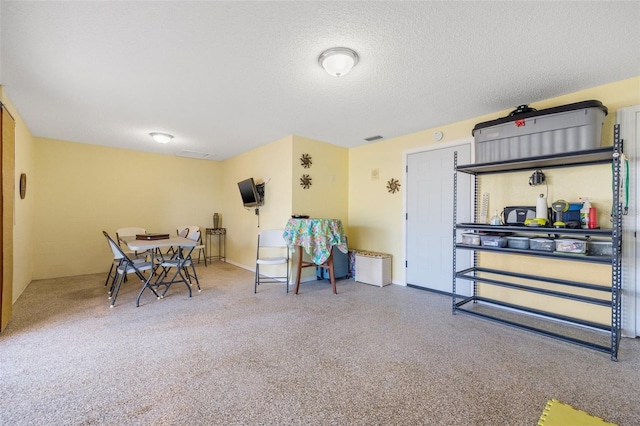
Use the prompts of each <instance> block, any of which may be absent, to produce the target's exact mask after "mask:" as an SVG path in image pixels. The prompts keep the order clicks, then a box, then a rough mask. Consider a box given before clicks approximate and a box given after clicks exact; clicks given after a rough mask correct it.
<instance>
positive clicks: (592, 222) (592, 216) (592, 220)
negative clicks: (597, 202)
mask: <svg viewBox="0 0 640 426" xmlns="http://www.w3.org/2000/svg"><path fill="white" fill-rule="evenodd" d="M597 227H598V219H597V218H596V209H595V207H591V208H590V209H589V229H596V228H597Z"/></svg>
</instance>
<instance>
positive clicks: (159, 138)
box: [149, 132, 173, 143]
mask: <svg viewBox="0 0 640 426" xmlns="http://www.w3.org/2000/svg"><path fill="white" fill-rule="evenodd" d="M149 135H151V137H152V138H153V140H154V141H156V142H158V143H169V141H170V140H171V139H173V135H170V134H169V133H158V132H152V133H149Z"/></svg>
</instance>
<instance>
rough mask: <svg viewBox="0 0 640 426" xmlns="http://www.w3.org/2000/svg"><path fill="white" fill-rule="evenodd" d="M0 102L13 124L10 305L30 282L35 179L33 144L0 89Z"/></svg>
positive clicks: (32, 262)
mask: <svg viewBox="0 0 640 426" xmlns="http://www.w3.org/2000/svg"><path fill="white" fill-rule="evenodd" d="M0 99H1V100H2V103H3V104H5V106H6V107H7V109H8V110H9V112H10V113H11V115H12V116H13V118H14V119H15V121H16V129H15V132H16V137H15V140H16V145H15V172H16V179H15V181H16V190H15V194H16V195H15V215H14V220H15V223H14V227H13V253H14V255H13V302H15V301H16V300H17V299H18V296H20V294H22V292H23V291H24V289H25V288H27V286H28V285H29V283H30V282H31V280H32V279H33V268H34V257H33V245H32V242H33V241H34V239H35V230H34V227H33V223H34V220H33V218H34V213H35V194H34V182H33V177H34V175H35V169H36V167H35V161H34V157H35V143H34V138H33V136H32V135H31V133H30V132H29V129H27V126H26V125H25V123H24V121H23V120H22V117H20V114H19V113H18V110H17V109H16V108H15V106H14V105H13V104H12V103H11V101H10V100H9V99H8V98H7V97H6V96H5V94H4V91H3V89H2V87H0ZM21 173H25V174H26V175H27V193H26V196H25V198H24V199H20V190H19V184H20V174H21Z"/></svg>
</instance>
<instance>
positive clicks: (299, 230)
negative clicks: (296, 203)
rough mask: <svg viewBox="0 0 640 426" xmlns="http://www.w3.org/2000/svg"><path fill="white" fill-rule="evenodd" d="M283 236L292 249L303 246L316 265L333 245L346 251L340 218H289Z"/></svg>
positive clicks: (325, 256)
mask: <svg viewBox="0 0 640 426" xmlns="http://www.w3.org/2000/svg"><path fill="white" fill-rule="evenodd" d="M283 237H284V240H285V241H286V243H287V245H288V246H289V247H290V248H291V249H292V250H295V247H296V246H301V247H303V248H304V249H305V251H306V252H307V254H308V255H309V256H310V257H311V260H312V261H313V263H315V264H317V265H322V264H323V263H324V262H326V261H327V259H328V258H329V256H330V255H331V247H333V246H336V247H338V249H339V250H340V251H341V252H343V253H346V252H347V237H346V236H345V235H344V228H343V227H342V221H341V220H340V219H289V221H288V222H287V226H286V227H285V228H284V234H283Z"/></svg>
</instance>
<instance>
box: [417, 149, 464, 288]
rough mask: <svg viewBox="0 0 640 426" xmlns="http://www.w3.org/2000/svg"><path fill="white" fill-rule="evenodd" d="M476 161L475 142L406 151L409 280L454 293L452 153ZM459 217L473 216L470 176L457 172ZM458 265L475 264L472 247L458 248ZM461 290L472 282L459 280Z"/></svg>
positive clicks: (459, 158)
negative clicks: (474, 158) (466, 248)
mask: <svg viewBox="0 0 640 426" xmlns="http://www.w3.org/2000/svg"><path fill="white" fill-rule="evenodd" d="M454 152H457V153H458V165H463V164H469V163H471V144H470V142H465V143H464V144H459V145H455V146H447V147H442V148H437V147H436V148H434V149H430V150H427V151H422V152H417V153H411V154H408V155H407V179H406V182H407V199H406V212H407V218H406V219H407V220H406V222H407V223H406V242H407V246H406V247H407V263H406V282H407V285H412V286H417V287H423V288H426V289H429V290H434V291H438V292H443V293H451V291H452V288H451V286H452V279H453V192H454V188H453V176H454V172H453V158H454ZM457 193H458V196H457V204H458V222H470V221H471V176H469V175H466V174H464V173H458V191H457ZM456 259H457V262H456V269H463V268H466V267H469V266H471V260H472V257H471V253H470V252H466V251H462V250H458V257H457V258H456ZM456 287H457V288H456V293H459V294H463V295H469V291H470V288H471V285H470V282H468V281H466V280H457V283H456Z"/></svg>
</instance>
